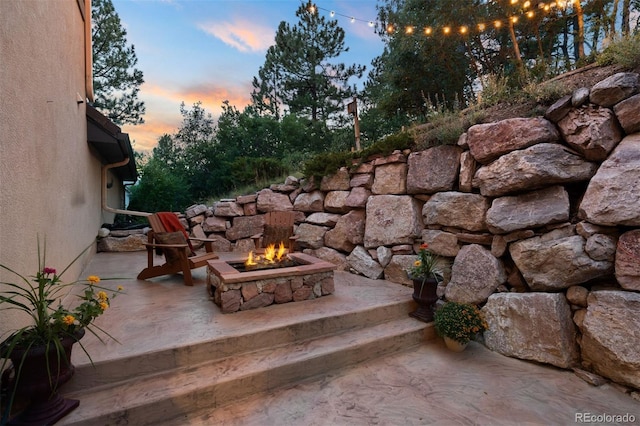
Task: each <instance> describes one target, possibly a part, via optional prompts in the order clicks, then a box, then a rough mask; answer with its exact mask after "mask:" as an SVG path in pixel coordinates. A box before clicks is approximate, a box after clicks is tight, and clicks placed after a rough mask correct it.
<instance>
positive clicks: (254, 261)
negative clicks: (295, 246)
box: [236, 242, 295, 271]
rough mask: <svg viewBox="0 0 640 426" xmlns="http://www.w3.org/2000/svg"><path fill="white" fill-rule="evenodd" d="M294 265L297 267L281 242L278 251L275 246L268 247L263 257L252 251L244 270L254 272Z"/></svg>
mask: <svg viewBox="0 0 640 426" xmlns="http://www.w3.org/2000/svg"><path fill="white" fill-rule="evenodd" d="M293 265H295V262H294V261H293V260H291V259H290V258H289V256H288V255H287V249H286V248H285V246H284V243H283V242H280V245H279V247H278V249H277V250H276V246H275V244H270V245H269V246H267V248H266V249H265V251H264V254H263V255H262V256H260V255H257V254H254V253H253V251H250V252H249V256H248V257H247V260H246V261H245V262H244V270H245V271H254V270H259V269H272V268H285V267H289V266H293ZM236 268H237V267H236Z"/></svg>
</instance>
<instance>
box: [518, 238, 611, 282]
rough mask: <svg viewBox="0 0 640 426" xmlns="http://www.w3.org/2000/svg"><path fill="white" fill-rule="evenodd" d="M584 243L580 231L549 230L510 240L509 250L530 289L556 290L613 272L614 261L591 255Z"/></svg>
mask: <svg viewBox="0 0 640 426" xmlns="http://www.w3.org/2000/svg"><path fill="white" fill-rule="evenodd" d="M585 244H586V240H585V239H584V238H583V237H582V236H580V235H570V236H560V237H559V238H556V233H555V232H553V231H552V232H550V233H548V234H545V235H542V236H540V237H533V238H529V239H526V240H520V241H516V242H514V243H512V244H511V245H510V246H509V253H510V254H511V258H512V259H513V261H514V263H515V264H516V266H517V267H518V269H519V270H520V272H521V273H522V276H523V277H524V279H525V280H526V282H527V284H528V285H529V287H530V288H531V290H533V291H557V290H561V289H564V288H568V287H571V286H572V285H577V284H582V283H585V282H587V281H589V280H591V279H593V278H597V277H601V276H605V275H609V274H611V273H612V272H613V262H611V261H607V260H594V259H592V258H591V257H589V255H588V254H587V253H586V251H585Z"/></svg>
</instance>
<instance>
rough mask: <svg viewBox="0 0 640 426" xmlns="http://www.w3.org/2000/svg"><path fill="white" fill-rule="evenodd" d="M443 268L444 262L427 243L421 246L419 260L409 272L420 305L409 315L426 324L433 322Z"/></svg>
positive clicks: (414, 295) (415, 297)
mask: <svg viewBox="0 0 640 426" xmlns="http://www.w3.org/2000/svg"><path fill="white" fill-rule="evenodd" d="M443 267H444V264H443V262H442V260H441V259H440V258H439V256H437V255H436V254H434V253H432V252H431V251H430V250H429V246H428V245H427V243H422V244H420V248H419V250H418V258H417V259H416V260H415V262H414V263H413V266H412V267H411V268H409V269H408V270H407V275H408V277H409V278H410V279H411V280H412V281H413V300H415V302H416V303H417V304H418V308H417V309H416V310H415V311H413V312H411V313H410V314H409V315H411V316H412V317H414V318H417V319H419V320H421V321H424V322H431V321H433V306H434V304H435V303H436V301H437V300H438V295H437V294H436V291H437V289H438V283H440V282H442V279H443V274H444V271H443Z"/></svg>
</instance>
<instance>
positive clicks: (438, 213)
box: [422, 191, 489, 231]
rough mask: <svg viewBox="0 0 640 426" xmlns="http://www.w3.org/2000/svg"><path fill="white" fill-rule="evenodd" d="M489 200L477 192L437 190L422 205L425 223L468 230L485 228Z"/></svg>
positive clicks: (482, 229)
mask: <svg viewBox="0 0 640 426" xmlns="http://www.w3.org/2000/svg"><path fill="white" fill-rule="evenodd" d="M488 209H489V200H487V199H486V198H485V197H483V196H482V195H479V194H467V193H462V192H453V191H451V192H438V193H436V194H433V196H432V197H431V198H429V200H428V201H427V202H426V203H425V204H424V206H423V207H422V216H423V218H424V224H425V225H427V226H428V225H441V226H451V227H455V228H462V229H466V230H468V231H484V230H486V229H487V224H486V222H485V216H486V213H487V210H488Z"/></svg>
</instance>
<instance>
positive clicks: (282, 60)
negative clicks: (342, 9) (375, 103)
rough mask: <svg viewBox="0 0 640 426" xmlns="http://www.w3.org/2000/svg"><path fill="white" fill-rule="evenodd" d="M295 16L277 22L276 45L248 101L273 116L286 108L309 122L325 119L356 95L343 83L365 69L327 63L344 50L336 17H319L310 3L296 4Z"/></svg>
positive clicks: (358, 75) (360, 75)
mask: <svg viewBox="0 0 640 426" xmlns="http://www.w3.org/2000/svg"><path fill="white" fill-rule="evenodd" d="M296 16H297V17H298V18H299V22H298V23H297V24H296V25H295V26H291V25H289V24H288V23H287V22H285V21H282V22H281V23H280V25H279V26H278V30H277V33H276V37H275V45H274V46H272V47H271V48H270V49H269V50H268V52H267V55H266V58H265V64H264V65H263V66H262V67H261V68H260V70H259V77H258V78H255V79H254V82H253V86H254V92H253V94H252V98H253V103H254V106H255V109H256V110H257V111H259V112H266V113H268V114H270V115H273V116H274V117H278V118H279V117H280V116H281V115H280V113H281V108H285V107H286V109H288V111H289V112H290V113H292V114H297V115H301V116H306V117H309V118H310V119H311V120H312V121H327V120H328V119H329V118H330V117H331V116H332V115H334V114H335V113H336V112H338V111H343V110H344V107H343V101H344V100H345V99H348V98H351V97H352V96H353V94H354V93H355V87H349V85H348V81H349V79H350V78H351V77H357V78H360V77H362V74H363V73H364V70H365V67H364V66H360V65H351V66H348V67H347V66H346V65H345V64H343V63H331V62H330V60H331V59H333V58H337V57H338V56H339V55H340V54H341V53H343V52H347V51H348V50H349V48H348V47H345V44H344V36H345V33H344V30H343V29H342V28H340V27H339V26H338V21H337V20H329V21H327V20H326V19H325V18H324V17H323V16H320V15H319V14H318V13H317V8H316V7H315V5H314V4H313V3H312V2H311V1H307V2H306V3H305V4H301V5H300V7H299V8H298V10H297V11H296ZM280 104H282V105H280Z"/></svg>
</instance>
